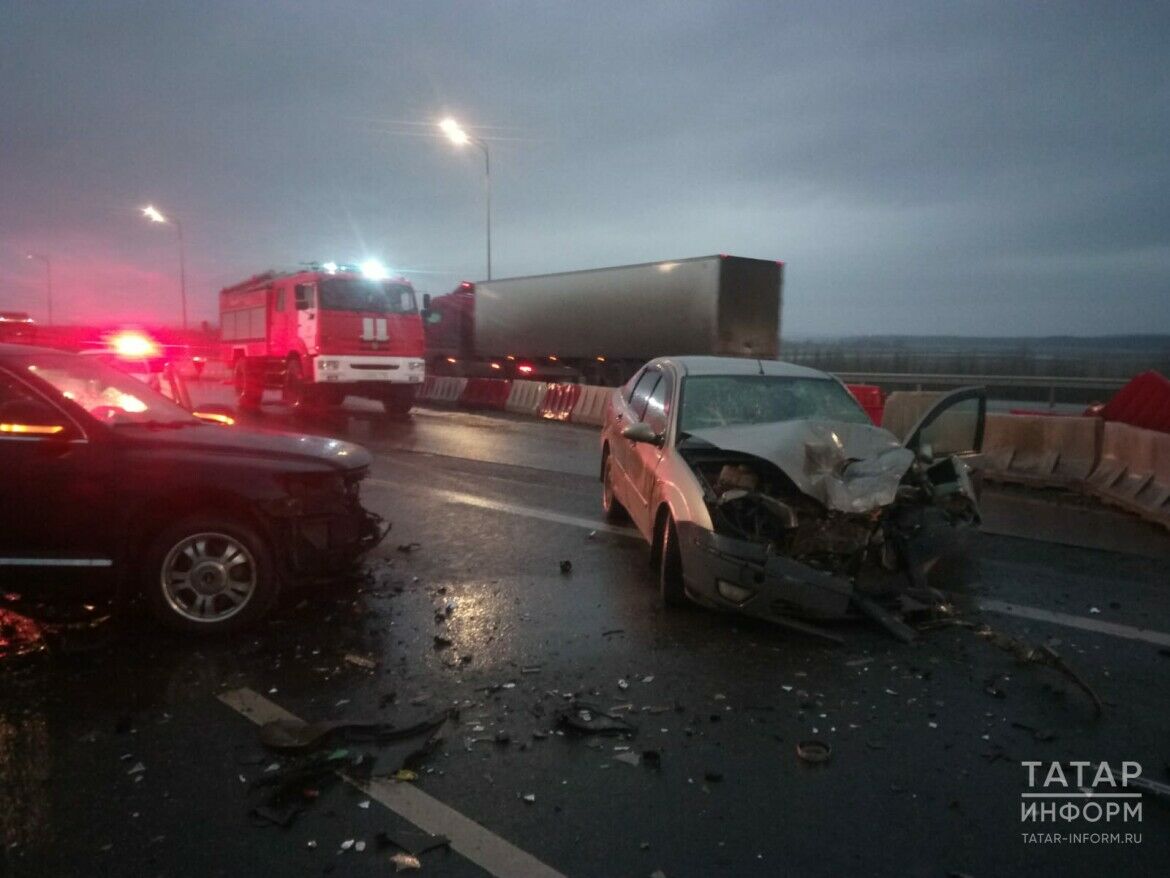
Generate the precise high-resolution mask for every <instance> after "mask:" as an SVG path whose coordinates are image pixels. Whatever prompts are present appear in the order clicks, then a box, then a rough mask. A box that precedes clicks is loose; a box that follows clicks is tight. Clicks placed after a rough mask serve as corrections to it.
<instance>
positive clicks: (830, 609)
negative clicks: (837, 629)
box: [678, 521, 854, 623]
mask: <svg viewBox="0 0 1170 878" xmlns="http://www.w3.org/2000/svg"><path fill="white" fill-rule="evenodd" d="M678 535H679V548H680V550H681V552H682V562H683V564H682V566H683V571H684V585H685V586H686V589H687V593H688V594H689V595H690V597H691V598H692V599H693V600H695V601H697V602H699V603H701V604H704V605H706V606H709V607H715V608H722V609H726V610H735V611H737V612H742V613H747V614H749V615H752V616H758V617H760V618H762V619H769V620H771V621H774V622H781V623H788V622H789V621H790V620H792V619H794V618H797V619H807V620H810V621H830V620H834V619H842V618H845V617H846V616H848V615H849V610H850V607H851V603H852V599H853V594H854V589H853V584H852V583H851V582H850V581H849V580H847V579H843V578H841V577H839V576H834V575H833V574H831V573H827V572H825V571H823V570H817V569H816V568H813V567H810V566H808V565H807V564H802V563H801V562H799V561H795V560H793V559H792V558H786V557H784V556H782V555H777V554H775V553H773V552H770V551H768V549H767V547H766V546H764V545H763V544H760V543H753V542H749V541H747V540H739V539H735V538H733V537H726V536H721V535H720V534H716V533H714V532H712V531H710V530H707V529H706V528H704V527H701V526H700V525H698V524H695V523H694V522H685V521H684V522H679V523H678Z"/></svg>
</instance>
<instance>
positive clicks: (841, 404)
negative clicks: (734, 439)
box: [679, 375, 872, 433]
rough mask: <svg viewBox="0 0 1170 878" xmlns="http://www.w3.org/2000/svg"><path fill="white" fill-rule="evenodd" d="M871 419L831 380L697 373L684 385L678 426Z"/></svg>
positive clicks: (859, 421)
mask: <svg viewBox="0 0 1170 878" xmlns="http://www.w3.org/2000/svg"><path fill="white" fill-rule="evenodd" d="M812 419H817V420H828V421H848V422H850V423H855V424H869V423H872V422H871V421H870V419H869V416H868V415H866V413H865V410H864V409H862V408H861V406H860V405H858V404H857V401H856V400H855V399H854V398H853V397H852V396H851V395H850V394H849V391H847V390H846V389H845V388H844V387H842V386H841V385H840V384H838V383H837V382H836V381H833V380H831V379H829V378H786V377H781V376H776V375H693V376H691V377H689V378H684V379H683V383H682V408H681V409H680V411H679V430H680V431H681V432H684V433H693V432H694V431H695V430H702V429H704V428H707V427H727V426H733V425H737V424H770V423H774V422H779V421H802V420H812Z"/></svg>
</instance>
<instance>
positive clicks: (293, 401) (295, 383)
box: [281, 359, 309, 412]
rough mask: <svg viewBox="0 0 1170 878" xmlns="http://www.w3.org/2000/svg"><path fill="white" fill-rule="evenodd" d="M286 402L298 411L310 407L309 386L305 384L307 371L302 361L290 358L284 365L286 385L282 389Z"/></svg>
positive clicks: (282, 397) (283, 398)
mask: <svg viewBox="0 0 1170 878" xmlns="http://www.w3.org/2000/svg"><path fill="white" fill-rule="evenodd" d="M281 399H282V400H283V402H284V404H285V405H287V406H288V407H289V408H291V409H293V410H294V411H297V412H303V411H304V410H305V409H306V408H308V406H307V403H308V401H309V388H307V387H306V386H305V373H304V370H303V369H302V368H301V361H300V360H297V359H290V360H289V361H288V363H287V364H286V365H285V367H284V387H283V389H282V391H281Z"/></svg>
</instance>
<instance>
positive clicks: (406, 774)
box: [390, 768, 418, 783]
mask: <svg viewBox="0 0 1170 878" xmlns="http://www.w3.org/2000/svg"><path fill="white" fill-rule="evenodd" d="M390 777H391V779H393V780H396V781H400V782H402V783H410V782H412V781H416V780H418V773H417V772H414V771H411V770H410V769H409V768H400V769H398V770H397V771H396V772H394V773H393V774H392V775H390Z"/></svg>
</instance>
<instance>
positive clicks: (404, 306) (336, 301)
mask: <svg viewBox="0 0 1170 878" xmlns="http://www.w3.org/2000/svg"><path fill="white" fill-rule="evenodd" d="M318 289H319V290H320V303H321V307H322V308H324V309H325V310H326V311H372V312H374V313H375V314H412V313H414V311H415V310H416V308H415V305H414V290H413V289H411V288H410V286H409V285H407V284H400V283H393V282H391V281H384V280H366V279H364V278H356V277H330V278H325V279H324V280H322V281H320V283H319V286H318Z"/></svg>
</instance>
